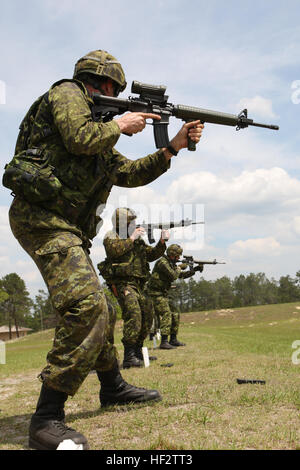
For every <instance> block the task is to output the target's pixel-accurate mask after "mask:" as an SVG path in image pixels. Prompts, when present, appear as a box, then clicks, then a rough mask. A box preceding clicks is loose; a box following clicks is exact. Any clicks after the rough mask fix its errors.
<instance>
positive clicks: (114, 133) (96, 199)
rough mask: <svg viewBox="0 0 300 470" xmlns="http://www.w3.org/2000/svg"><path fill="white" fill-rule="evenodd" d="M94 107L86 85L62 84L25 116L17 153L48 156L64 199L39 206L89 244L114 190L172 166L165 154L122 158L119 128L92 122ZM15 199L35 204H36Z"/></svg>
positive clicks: (149, 179) (141, 181) (149, 178)
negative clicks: (77, 231) (118, 146)
mask: <svg viewBox="0 0 300 470" xmlns="http://www.w3.org/2000/svg"><path fill="white" fill-rule="evenodd" d="M92 105H93V101H92V99H91V98H90V97H89V94H88V92H87V90H86V88H85V87H84V85H83V83H82V82H79V81H77V80H61V81H60V82H57V83H56V84H54V85H53V86H52V87H51V88H50V90H49V92H47V93H46V94H45V95H43V96H42V97H40V98H39V99H38V100H37V101H36V102H35V103H34V104H33V105H32V107H31V108H30V109H31V110H32V109H34V110H35V111H34V114H33V112H32V111H31V114H30V110H29V112H28V113H27V115H26V116H27V117H26V116H25V118H24V120H23V122H22V124H21V126H20V133H19V137H18V140H17V144H16V150H15V153H16V154H19V153H20V152H22V151H24V149H25V150H26V149H38V150H39V151H42V153H43V152H44V154H45V155H46V164H47V168H50V169H51V170H53V173H54V176H55V178H56V180H58V182H59V184H60V185H61V190H60V193H59V197H57V194H56V195H55V197H53V198H52V199H51V198H48V199H49V200H46V202H43V203H42V204H40V206H42V208H43V209H46V210H49V211H50V212H51V213H55V214H58V215H59V216H60V217H61V218H63V219H64V225H65V224H67V225H68V224H70V225H71V226H76V227H78V228H79V229H80V231H82V233H83V235H85V236H86V237H87V238H89V239H92V238H93V237H94V236H95V235H96V227H97V225H98V224H99V222H100V220H101V219H100V217H99V216H97V215H96V210H97V208H98V207H99V206H100V207H102V210H103V208H104V205H105V203H106V200H107V198H108V196H109V193H110V191H111V188H112V186H113V185H116V186H121V187H126V188H131V187H137V186H143V185H146V184H148V183H150V182H152V181H153V180H155V179H156V178H157V177H159V176H160V175H161V174H163V173H164V172H165V171H166V170H167V169H168V168H169V166H170V164H169V162H167V161H166V159H165V157H164V155H163V152H162V151H161V150H158V151H157V152H155V153H154V154H150V155H148V156H146V157H144V158H140V159H137V160H129V159H127V158H126V157H125V156H123V155H122V154H120V153H119V152H118V151H117V150H116V149H115V148H114V147H113V146H114V145H115V144H116V142H117V141H118V139H119V137H120V129H119V126H118V124H117V123H116V122H115V121H114V120H112V121H109V122H105V123H103V122H95V121H93V119H92V114H91V107H92ZM25 158H27V155H25ZM28 158H31V160H33V159H35V160H37V157H36V156H34V157H31V156H29V157H28ZM44 163H45V158H44V160H43V164H44ZM52 176H53V175H52ZM49 181H50V180H49ZM15 193H16V192H15ZM16 195H17V196H19V197H21V198H23V199H25V201H27V202H28V203H29V204H32V201H33V199H30V198H26V197H25V196H24V194H23V195H22V194H21V195H20V194H17V193H16ZM46 199H47V198H46ZM37 213H38V211H37ZM98 213H99V209H98ZM100 213H101V212H100Z"/></svg>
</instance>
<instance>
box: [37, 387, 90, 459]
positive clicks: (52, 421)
mask: <svg viewBox="0 0 300 470" xmlns="http://www.w3.org/2000/svg"><path fill="white" fill-rule="evenodd" d="M67 398H68V395H67V394H66V393H63V392H59V391H57V390H53V389H51V388H47V387H46V386H45V385H44V384H43V385H42V389H41V393H40V397H39V401H38V403H37V407H36V412H35V413H34V414H33V415H32V417H31V422H30V427H29V447H30V448H31V449H37V450H56V449H57V447H58V445H59V444H60V443H61V442H63V441H64V440H66V439H71V440H72V441H73V442H74V443H75V444H77V445H78V444H82V448H83V450H88V449H89V446H88V442H87V440H86V438H85V437H84V436H83V435H82V434H80V433H79V432H76V431H75V430H74V429H72V428H69V427H68V426H66V425H65V422H64V419H65V413H64V404H65V401H66V400H67Z"/></svg>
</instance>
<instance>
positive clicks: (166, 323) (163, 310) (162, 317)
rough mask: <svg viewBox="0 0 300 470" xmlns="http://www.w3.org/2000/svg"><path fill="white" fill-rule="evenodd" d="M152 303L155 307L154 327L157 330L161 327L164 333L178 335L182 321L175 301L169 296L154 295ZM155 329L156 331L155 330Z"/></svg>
mask: <svg viewBox="0 0 300 470" xmlns="http://www.w3.org/2000/svg"><path fill="white" fill-rule="evenodd" d="M152 304H153V308H154V316H155V320H154V328H155V331H157V330H158V329H160V333H161V334H162V335H167V336H169V335H170V334H172V335H173V334H174V335H176V336H177V334H178V330H179V323H180V314H179V312H178V311H177V310H176V308H175V306H174V305H173V303H172V302H171V301H170V300H169V299H168V297H167V296H163V295H160V296H152ZM155 331H154V332H155Z"/></svg>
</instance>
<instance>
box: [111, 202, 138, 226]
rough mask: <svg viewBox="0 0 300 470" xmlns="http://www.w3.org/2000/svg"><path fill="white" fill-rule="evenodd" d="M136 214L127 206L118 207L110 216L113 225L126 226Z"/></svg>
mask: <svg viewBox="0 0 300 470" xmlns="http://www.w3.org/2000/svg"><path fill="white" fill-rule="evenodd" d="M136 217H137V215H136V213H135V212H134V211H133V210H132V209H129V208H128V207H118V208H117V209H116V210H115V211H114V213H113V216H112V223H113V226H114V227H118V228H120V227H126V226H128V225H129V224H130V223H131V222H132V221H133V220H134V219H136Z"/></svg>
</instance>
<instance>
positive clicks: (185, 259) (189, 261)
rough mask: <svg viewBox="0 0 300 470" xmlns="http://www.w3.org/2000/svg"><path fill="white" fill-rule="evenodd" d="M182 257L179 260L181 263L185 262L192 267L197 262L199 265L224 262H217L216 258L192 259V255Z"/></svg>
mask: <svg viewBox="0 0 300 470" xmlns="http://www.w3.org/2000/svg"><path fill="white" fill-rule="evenodd" d="M182 256H183V258H182V259H181V260H180V262H181V263H186V264H188V265H189V267H190V268H191V269H192V268H193V267H194V264H198V265H199V266H204V264H226V263H219V262H218V261H217V260H216V259H214V260H213V261H199V260H197V259H194V258H193V256H187V255H182Z"/></svg>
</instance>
